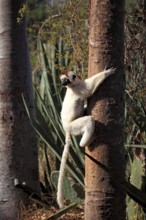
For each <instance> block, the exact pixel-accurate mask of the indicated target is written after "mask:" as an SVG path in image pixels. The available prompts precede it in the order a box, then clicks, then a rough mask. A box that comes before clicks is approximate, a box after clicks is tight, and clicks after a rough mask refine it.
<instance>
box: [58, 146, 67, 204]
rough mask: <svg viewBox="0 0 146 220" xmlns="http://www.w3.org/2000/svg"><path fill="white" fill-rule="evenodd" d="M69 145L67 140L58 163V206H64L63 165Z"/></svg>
mask: <svg viewBox="0 0 146 220" xmlns="http://www.w3.org/2000/svg"><path fill="white" fill-rule="evenodd" d="M69 147H70V142H67V143H66V144H65V146H64V150H63V154H62V159H61V165H60V172H59V178H58V186H57V203H58V205H59V208H63V206H64V193H63V186H64V176H65V165H66V162H67V158H68V154H69Z"/></svg>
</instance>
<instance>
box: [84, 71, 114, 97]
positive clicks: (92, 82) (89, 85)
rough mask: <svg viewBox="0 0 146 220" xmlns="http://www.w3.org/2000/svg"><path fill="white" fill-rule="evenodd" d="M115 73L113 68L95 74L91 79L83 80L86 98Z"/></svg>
mask: <svg viewBox="0 0 146 220" xmlns="http://www.w3.org/2000/svg"><path fill="white" fill-rule="evenodd" d="M113 73H115V68H111V69H108V70H104V71H103V72H100V73H97V74H96V75H93V76H92V77H90V78H88V79H85V85H86V89H87V91H88V93H87V95H88V97H90V96H92V95H93V93H94V92H95V91H96V89H97V88H98V87H99V85H100V84H101V83H102V82H103V81H104V80H105V79H106V78H107V77H108V76H110V75H111V74H113Z"/></svg>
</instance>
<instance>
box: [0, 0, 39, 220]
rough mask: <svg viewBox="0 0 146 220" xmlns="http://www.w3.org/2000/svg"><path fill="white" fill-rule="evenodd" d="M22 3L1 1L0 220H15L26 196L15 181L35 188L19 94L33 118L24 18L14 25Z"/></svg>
mask: <svg viewBox="0 0 146 220" xmlns="http://www.w3.org/2000/svg"><path fill="white" fill-rule="evenodd" d="M23 3H24V1H23V0H13V1H11V0H0V219H1V220H9V219H10V220H16V219H17V216H18V212H19V208H20V205H21V204H22V203H21V201H22V202H26V201H27V199H28V198H27V197H26V195H25V194H24V193H23V192H22V191H21V190H19V189H17V188H15V187H14V179H15V178H18V179H20V180H21V181H25V182H27V184H28V185H29V186H31V187H33V188H34V189H36V190H37V189H38V161H37V160H38V158H37V156H38V153H37V146H36V137H35V133H34V131H33V129H32V127H31V125H30V122H29V119H28V117H27V114H26V111H25V108H24V105H23V101H22V94H23V95H24V97H25V100H26V103H27V105H28V108H29V109H30V111H31V114H32V117H33V116H34V104H33V94H32V82H31V71H30V63H29V56H28V49H27V40H26V27H25V19H24V18H23V20H22V23H21V24H18V23H17V18H18V10H19V9H20V7H21V6H22V4H23Z"/></svg>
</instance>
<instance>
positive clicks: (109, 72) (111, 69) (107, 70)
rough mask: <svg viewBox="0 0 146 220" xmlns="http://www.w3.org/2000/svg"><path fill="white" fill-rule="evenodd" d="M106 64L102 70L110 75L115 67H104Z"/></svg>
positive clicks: (114, 70)
mask: <svg viewBox="0 0 146 220" xmlns="http://www.w3.org/2000/svg"><path fill="white" fill-rule="evenodd" d="M106 68H107V66H106V67H105V68H104V71H106V73H107V74H109V75H111V74H114V73H115V72H116V68H113V67H112V68H110V69H106Z"/></svg>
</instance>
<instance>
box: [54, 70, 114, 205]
mask: <svg viewBox="0 0 146 220" xmlns="http://www.w3.org/2000/svg"><path fill="white" fill-rule="evenodd" d="M114 72H115V69H114V68H111V69H108V70H104V71H103V72H100V73H98V74H96V75H93V76H92V77H90V78H88V79H85V80H81V79H80V78H79V77H78V75H76V74H75V73H74V72H72V71H68V70H64V71H62V72H61V74H60V80H61V85H62V86H65V87H67V91H66V94H65V98H64V101H63V104H62V110H61V120H62V125H63V128H64V130H65V146H64V151H63V154H62V159H61V165H60V172H59V179H58V187H57V188H58V189H57V202H58V205H59V207H60V208H63V206H64V195H63V185H64V175H65V165H66V162H67V157H68V153H69V147H70V144H71V143H70V142H71V136H74V135H82V138H81V141H80V146H81V147H84V146H88V145H89V144H90V142H91V141H92V138H93V133H94V128H95V121H94V119H93V117H92V116H91V115H89V116H83V113H84V103H85V101H86V100H87V98H89V97H90V96H92V95H93V93H94V92H95V90H96V89H97V88H98V87H99V85H100V84H101V83H102V82H103V81H104V80H105V79H106V78H107V77H108V76H110V75H111V74H113V73H114Z"/></svg>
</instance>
